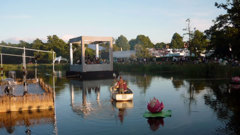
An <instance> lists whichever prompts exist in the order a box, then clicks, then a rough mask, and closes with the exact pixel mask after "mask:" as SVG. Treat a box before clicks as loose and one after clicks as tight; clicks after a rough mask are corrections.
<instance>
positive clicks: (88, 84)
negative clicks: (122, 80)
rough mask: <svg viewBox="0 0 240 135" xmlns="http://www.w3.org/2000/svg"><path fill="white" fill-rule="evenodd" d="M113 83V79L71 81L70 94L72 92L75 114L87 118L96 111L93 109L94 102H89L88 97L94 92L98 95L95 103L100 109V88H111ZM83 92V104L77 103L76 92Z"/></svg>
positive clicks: (72, 104)
mask: <svg viewBox="0 0 240 135" xmlns="http://www.w3.org/2000/svg"><path fill="white" fill-rule="evenodd" d="M112 83H113V80H112V79H108V80H85V81H79V80H70V92H71V94H70V95H71V107H72V110H73V111H74V112H76V113H77V114H79V115H80V116H82V117H83V118H85V117H86V116H88V115H89V114H90V113H91V111H94V110H96V108H94V107H92V104H93V101H88V100H87V95H88V94H89V95H91V92H92V91H94V92H95V94H96V100H95V102H96V103H97V104H98V107H101V103H100V88H101V87H100V86H104V85H105V86H109V87H110V86H111V85H112ZM77 90H79V91H81V93H82V102H81V103H75V91H77Z"/></svg>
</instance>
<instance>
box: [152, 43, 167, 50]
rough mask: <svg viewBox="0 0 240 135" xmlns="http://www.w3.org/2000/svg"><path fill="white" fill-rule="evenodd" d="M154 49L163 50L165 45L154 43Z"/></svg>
mask: <svg viewBox="0 0 240 135" xmlns="http://www.w3.org/2000/svg"><path fill="white" fill-rule="evenodd" d="M154 47H155V49H163V48H166V44H165V43H164V42H161V43H156V45H155V46H154Z"/></svg>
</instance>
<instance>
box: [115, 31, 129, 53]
mask: <svg viewBox="0 0 240 135" xmlns="http://www.w3.org/2000/svg"><path fill="white" fill-rule="evenodd" d="M116 45H117V46H118V47H119V48H122V50H124V51H126V50H129V49H130V45H129V43H128V40H127V38H126V37H124V36H123V35H120V36H119V37H118V39H117V40H116Z"/></svg>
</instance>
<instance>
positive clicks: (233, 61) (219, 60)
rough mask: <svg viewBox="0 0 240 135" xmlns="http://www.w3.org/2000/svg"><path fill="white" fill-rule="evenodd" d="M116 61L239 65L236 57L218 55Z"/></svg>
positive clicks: (116, 60) (121, 60)
mask: <svg viewBox="0 0 240 135" xmlns="http://www.w3.org/2000/svg"><path fill="white" fill-rule="evenodd" d="M114 62H116V63H123V64H124V63H129V64H184V63H189V64H190V63H192V64H200V63H205V64H208V63H215V64H220V65H232V66H240V62H239V61H238V59H233V58H227V57H225V58H220V57H219V58H218V57H211V58H205V57H197V58H190V57H163V58H137V59H115V61H114Z"/></svg>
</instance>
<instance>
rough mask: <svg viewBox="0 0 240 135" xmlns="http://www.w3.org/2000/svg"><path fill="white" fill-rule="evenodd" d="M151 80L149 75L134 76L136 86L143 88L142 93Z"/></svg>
mask: <svg viewBox="0 0 240 135" xmlns="http://www.w3.org/2000/svg"><path fill="white" fill-rule="evenodd" d="M151 81H152V76H150V75H143V76H140V75H138V76H136V84H137V86H138V87H140V88H143V92H144V93H146V90H147V88H148V87H149V86H150V84H151Z"/></svg>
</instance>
